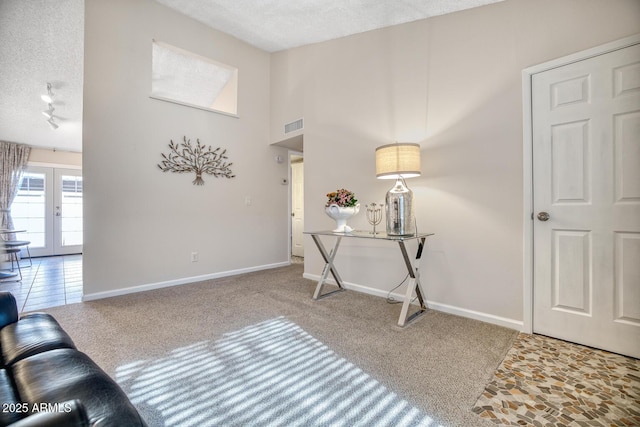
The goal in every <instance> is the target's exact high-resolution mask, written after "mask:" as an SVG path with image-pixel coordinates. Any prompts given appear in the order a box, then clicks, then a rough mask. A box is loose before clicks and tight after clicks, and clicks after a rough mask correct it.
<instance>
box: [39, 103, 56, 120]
mask: <svg viewBox="0 0 640 427" xmlns="http://www.w3.org/2000/svg"><path fill="white" fill-rule="evenodd" d="M53 110H55V108H53V106H52V105H51V104H49V109H48V110H45V111H43V112H42V115H43V116H45V117H46V118H47V120H51V119H53Z"/></svg>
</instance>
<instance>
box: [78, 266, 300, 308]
mask: <svg viewBox="0 0 640 427" xmlns="http://www.w3.org/2000/svg"><path fill="white" fill-rule="evenodd" d="M288 265H290V262H288V261H285V262H278V263H274V264H265V265H258V266H255V267H248V268H239V269H237V270H228V271H221V272H218V273H211V274H203V275H200V276H191V277H184V278H181V279H174V280H167V281H164V282H156V283H148V284H146V285H138V286H131V287H129V288H122V289H115V290H113V291H105V292H95V293H92V294H84V295H83V296H82V301H95V300H98V299H103V298H110V297H117V296H120V295H127V294H133V293H137V292H144V291H150V290H153V289H161V288H167V287H169V286H177V285H186V284H189V283H196V282H202V281H204V280H211V279H219V278H221V277H228V276H236V275H238V274H244V273H252V272H254V271H261V270H269V269H271V268H277V267H286V266H288Z"/></svg>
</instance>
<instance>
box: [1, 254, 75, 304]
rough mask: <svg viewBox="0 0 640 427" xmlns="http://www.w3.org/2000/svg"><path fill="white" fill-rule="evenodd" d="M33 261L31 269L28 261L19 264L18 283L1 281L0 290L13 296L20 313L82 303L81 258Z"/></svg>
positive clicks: (64, 257)
mask: <svg viewBox="0 0 640 427" xmlns="http://www.w3.org/2000/svg"><path fill="white" fill-rule="evenodd" d="M32 261H33V266H32V267H29V260H28V259H24V260H22V261H21V265H22V266H23V267H22V281H21V282H16V281H15V280H5V281H0V290H1V291H10V292H12V293H13V295H14V296H15V297H16V300H17V302H18V308H19V309H20V311H21V312H23V311H34V310H41V309H43V308H46V307H55V306H58V305H65V304H71V303H74V302H80V301H81V300H82V255H65V256H54V257H42V258H33V259H32ZM7 264H8V263H7ZM3 267H8V265H3Z"/></svg>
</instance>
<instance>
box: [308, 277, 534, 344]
mask: <svg viewBox="0 0 640 427" xmlns="http://www.w3.org/2000/svg"><path fill="white" fill-rule="evenodd" d="M302 277H304V278H305V279H310V280H315V281H318V280H320V275H317V274H309V273H304V274H303V276H302ZM327 283H331V284H333V285H335V284H336V282H335V280H333V279H327ZM343 285H344V287H345V288H347V289H350V290H353V291H357V292H362V293H365V294H369V295H374V296H377V297H383V298H387V296H392V297H393V298H394V299H395V300H397V301H402V300H403V299H404V295H402V294H397V293H391V294H390V295H389V292H388V291H385V290H382V289H376V288H370V287H368V286H363V285H359V284H357V283H350V282H343ZM427 307H429V308H430V309H433V310H437V311H442V312H444V313H449V314H455V315H456V316H461V317H466V318H469V319H474V320H479V321H481V322H486V323H491V324H493V325H498V326H503V327H505V328H509V329H515V330H517V331H521V332H522V331H523V330H524V322H522V321H521V320H514V319H508V318H506V317H500V316H495V315H493V314H488V313H482V312H479V311H474V310H468V309H466V308H460V307H455V306H452V305H448V304H442V303H438V302H435V301H429V300H427Z"/></svg>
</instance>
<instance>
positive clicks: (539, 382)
mask: <svg viewBox="0 0 640 427" xmlns="http://www.w3.org/2000/svg"><path fill="white" fill-rule="evenodd" d="M473 412H475V413H476V414H478V415H480V416H481V417H483V418H486V419H489V420H491V421H493V422H494V423H495V424H498V425H510V426H519V425H526V426H539V427H542V426H553V427H562V426H592V427H612V426H640V360H638V359H634V358H631V357H625V356H621V355H618V354H614V353H609V352H606V351H603V350H598V349H594V348H590V347H584V346H581V345H578V344H573V343H569V342H566V341H561V340H557V339H554V338H549V337H545V336H542V335H527V334H520V335H518V338H517V339H516V341H515V342H514V344H513V347H512V348H511V350H509V352H508V353H507V355H506V357H505V358H504V360H503V361H502V363H501V365H500V367H498V369H497V370H496V372H495V374H494V377H493V380H492V381H491V382H490V383H489V384H488V385H487V387H486V389H485V391H484V392H483V393H482V395H481V396H480V398H479V399H478V401H477V402H476V405H475V407H474V408H473Z"/></svg>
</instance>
